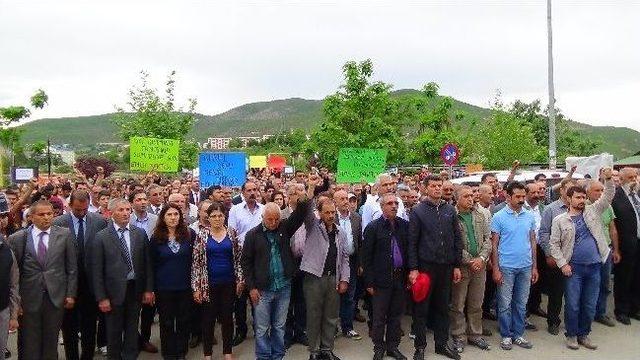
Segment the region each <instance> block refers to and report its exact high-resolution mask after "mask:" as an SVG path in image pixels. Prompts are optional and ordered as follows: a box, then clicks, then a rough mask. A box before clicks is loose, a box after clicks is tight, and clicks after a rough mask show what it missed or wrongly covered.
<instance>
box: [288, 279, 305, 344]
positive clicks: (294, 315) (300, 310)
mask: <svg viewBox="0 0 640 360" xmlns="http://www.w3.org/2000/svg"><path fill="white" fill-rule="evenodd" d="M303 280H304V273H303V272H302V271H298V273H297V274H296V275H295V276H294V277H293V279H291V298H290V300H289V310H288V312H287V323H286V329H285V334H284V338H285V340H286V341H294V340H300V339H301V338H303V337H304V336H306V335H305V330H306V328H307V306H306V305H305V302H304V291H303V290H302V283H303Z"/></svg>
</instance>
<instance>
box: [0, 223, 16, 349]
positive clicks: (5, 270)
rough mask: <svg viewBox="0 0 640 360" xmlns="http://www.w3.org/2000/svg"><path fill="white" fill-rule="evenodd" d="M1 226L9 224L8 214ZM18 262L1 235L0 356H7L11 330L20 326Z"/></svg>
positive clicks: (4, 226)
mask: <svg viewBox="0 0 640 360" xmlns="http://www.w3.org/2000/svg"><path fill="white" fill-rule="evenodd" d="M0 222H1V227H2V230H3V232H4V229H5V228H6V226H7V224H6V223H7V217H6V215H5V216H3V217H2V219H0ZM18 271H19V270H18V262H17V261H16V257H15V256H14V253H13V251H12V250H11V248H10V247H9V245H7V244H6V243H5V242H4V241H3V237H2V236H0V356H5V357H6V355H5V354H6V351H8V349H7V338H8V335H9V331H16V329H17V328H18V325H19V324H18V310H19V308H20V293H19V280H20V275H19V274H18Z"/></svg>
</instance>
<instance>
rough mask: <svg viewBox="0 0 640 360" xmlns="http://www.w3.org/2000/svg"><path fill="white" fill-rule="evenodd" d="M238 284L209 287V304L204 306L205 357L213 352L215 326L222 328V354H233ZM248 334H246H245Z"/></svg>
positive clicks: (203, 347) (203, 348) (203, 336)
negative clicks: (234, 311)
mask: <svg viewBox="0 0 640 360" xmlns="http://www.w3.org/2000/svg"><path fill="white" fill-rule="evenodd" d="M235 293H236V284H235V283H229V284H220V285H209V302H208V303H203V304H202V350H203V353H204V356H211V353H212V352H213V351H212V350H213V326H214V324H215V321H216V320H217V321H218V323H220V325H221V327H222V329H221V330H222V353H223V354H231V348H232V346H233V316H232V311H233V303H234V300H235ZM245 334H246V333H245Z"/></svg>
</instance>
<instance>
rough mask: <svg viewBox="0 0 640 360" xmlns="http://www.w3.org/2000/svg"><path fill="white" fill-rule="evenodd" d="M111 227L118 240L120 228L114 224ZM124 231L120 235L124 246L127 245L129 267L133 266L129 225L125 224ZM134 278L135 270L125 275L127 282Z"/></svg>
mask: <svg viewBox="0 0 640 360" xmlns="http://www.w3.org/2000/svg"><path fill="white" fill-rule="evenodd" d="M113 227H114V228H115V229H116V234H117V235H118V238H119V237H120V232H119V230H120V229H122V227H120V226H118V224H116V223H115V222H114V223H113ZM124 229H126V231H125V232H124V233H123V234H122V235H123V236H124V242H125V244H127V251H128V252H129V259H131V265H133V255H132V254H131V237H130V234H129V233H130V232H131V229H129V224H127V225H126V226H125V227H124ZM118 241H120V239H118ZM118 245H119V244H118ZM135 278H136V271H135V269H133V270H131V272H130V273H128V274H127V280H134V279H135Z"/></svg>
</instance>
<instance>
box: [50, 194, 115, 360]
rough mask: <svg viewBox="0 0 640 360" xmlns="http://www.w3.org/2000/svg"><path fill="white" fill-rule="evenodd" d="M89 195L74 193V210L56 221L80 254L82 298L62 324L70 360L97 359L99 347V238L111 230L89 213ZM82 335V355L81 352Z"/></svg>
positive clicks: (79, 281) (78, 298) (79, 277)
mask: <svg viewBox="0 0 640 360" xmlns="http://www.w3.org/2000/svg"><path fill="white" fill-rule="evenodd" d="M88 208H89V193H87V192H86V191H85V190H74V191H72V192H71V194H70V196H69V209H70V211H69V212H68V213H67V214H65V215H61V216H58V217H56V218H55V219H53V225H57V226H60V227H64V228H67V229H69V230H70V231H71V234H72V236H73V239H74V244H75V247H76V252H77V255H78V260H77V264H78V293H77V294H78V297H77V301H76V306H74V307H73V308H72V309H68V310H65V314H64V319H63V322H62V335H63V339H64V352H65V356H66V358H67V360H77V359H83V360H89V359H93V356H94V353H95V348H96V321H97V318H98V303H97V302H96V297H95V294H94V292H93V283H92V274H91V271H92V269H93V252H92V250H93V249H94V248H95V241H96V240H95V236H96V234H97V233H98V231H100V230H102V229H104V228H105V227H107V221H106V220H105V219H104V218H103V217H102V216H100V215H98V214H95V213H90V212H88V211H87V210H88ZM78 334H80V342H81V348H82V353H79V352H78Z"/></svg>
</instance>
